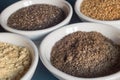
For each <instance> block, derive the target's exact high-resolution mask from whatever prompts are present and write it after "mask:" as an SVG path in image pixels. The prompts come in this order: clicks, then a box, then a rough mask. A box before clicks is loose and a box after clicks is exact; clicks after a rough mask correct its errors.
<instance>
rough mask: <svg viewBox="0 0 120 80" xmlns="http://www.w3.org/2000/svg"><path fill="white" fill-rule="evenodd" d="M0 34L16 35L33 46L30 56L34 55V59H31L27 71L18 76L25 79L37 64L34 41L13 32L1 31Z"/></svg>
mask: <svg viewBox="0 0 120 80" xmlns="http://www.w3.org/2000/svg"><path fill="white" fill-rule="evenodd" d="M0 35H6V36H10V35H13V36H18V37H20V38H21V39H24V40H26V41H27V42H28V43H29V44H30V45H31V46H32V48H33V50H34V53H33V54H34V56H32V57H34V59H33V60H32V63H31V65H30V67H29V69H28V71H27V72H26V73H25V74H24V75H23V76H22V77H21V78H20V80H26V79H28V77H29V76H30V75H31V74H33V73H34V71H35V70H36V68H37V65H38V60H39V57H38V49H37V47H36V45H35V43H34V42H33V41H32V40H30V39H29V38H27V37H25V36H23V35H19V34H15V33H9V32H3V33H0Z"/></svg>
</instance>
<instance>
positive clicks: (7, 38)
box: [0, 33, 39, 80]
mask: <svg viewBox="0 0 120 80" xmlns="http://www.w3.org/2000/svg"><path fill="white" fill-rule="evenodd" d="M0 41H2V42H6V43H10V44H14V45H17V46H24V47H27V48H28V49H29V50H30V52H31V56H32V63H31V65H30V68H29V69H28V71H27V72H26V73H25V75H24V76H23V77H22V78H21V79H20V80H31V78H32V76H33V74H34V72H35V70H36V67H37V64H38V60H39V58H38V49H37V47H36V45H35V44H34V43H33V42H32V41H31V40H30V39H28V38H25V37H24V36H21V35H18V34H13V33H0Z"/></svg>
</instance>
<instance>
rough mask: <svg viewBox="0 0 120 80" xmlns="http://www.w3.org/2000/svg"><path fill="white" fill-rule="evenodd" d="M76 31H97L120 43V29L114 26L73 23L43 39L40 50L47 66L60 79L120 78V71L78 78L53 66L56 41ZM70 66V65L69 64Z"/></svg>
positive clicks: (113, 79) (99, 79)
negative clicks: (103, 75)
mask: <svg viewBox="0 0 120 80" xmlns="http://www.w3.org/2000/svg"><path fill="white" fill-rule="evenodd" d="M76 31H85V32H90V31H97V32H100V33H102V34H103V35H104V36H106V37H108V38H110V39H111V40H113V41H114V42H115V43H117V44H120V31H119V30H118V29H117V28H115V27H112V26H109V25H103V24H97V23H76V24H72V25H67V26H64V27H63V28H60V29H58V30H56V31H54V32H52V33H50V34H49V35H48V36H47V37H45V39H44V40H43V41H42V43H41V45H40V48H39V51H40V59H41V60H42V62H43V64H44V65H45V67H46V68H47V69H48V70H49V71H50V72H51V73H52V74H54V76H56V77H57V78H58V79H60V80H119V79H120V71H119V72H118V73H115V74H112V75H109V76H105V77H98V78H78V77H74V76H71V75H68V74H66V73H64V72H62V71H60V70H58V69H56V68H55V67H54V66H52V64H51V62H50V56H51V50H52V47H53V46H54V45H55V43H56V42H57V41H58V40H60V39H62V38H63V37H64V36H66V35H68V34H70V33H73V32H76ZM68 67H69V66H68Z"/></svg>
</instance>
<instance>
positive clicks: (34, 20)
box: [7, 4, 65, 30]
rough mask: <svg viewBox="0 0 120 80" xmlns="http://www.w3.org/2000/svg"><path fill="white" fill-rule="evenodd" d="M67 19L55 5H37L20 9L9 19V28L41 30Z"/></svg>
mask: <svg viewBox="0 0 120 80" xmlns="http://www.w3.org/2000/svg"><path fill="white" fill-rule="evenodd" d="M64 19H65V13H64V11H63V10H62V9H61V8H59V7H57V6H53V5H48V4H35V5H31V6H28V7H25V8H22V9H19V10H18V11H16V12H15V13H13V14H12V15H11V16H10V17H9V18H8V22H7V24H8V26H10V27H12V28H15V29H18V30H40V29H46V28H49V27H52V26H55V25H57V24H58V23H60V22H61V21H63V20H64Z"/></svg>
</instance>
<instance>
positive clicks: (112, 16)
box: [80, 0, 120, 21]
mask: <svg viewBox="0 0 120 80" xmlns="http://www.w3.org/2000/svg"><path fill="white" fill-rule="evenodd" d="M80 11H81V12H82V13H83V14H84V15H86V16H88V17H91V18H93V19H97V20H107V21H108V20H120V0H83V2H82V5H81V6H80Z"/></svg>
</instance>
